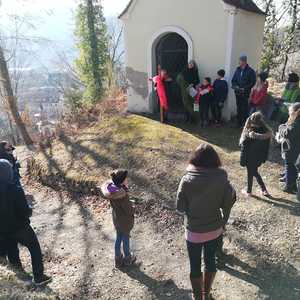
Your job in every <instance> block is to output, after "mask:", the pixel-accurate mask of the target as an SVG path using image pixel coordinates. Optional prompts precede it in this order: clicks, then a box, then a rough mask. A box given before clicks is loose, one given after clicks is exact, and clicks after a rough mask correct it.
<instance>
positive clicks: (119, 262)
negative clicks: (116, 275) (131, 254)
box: [115, 255, 124, 269]
mask: <svg viewBox="0 0 300 300" xmlns="http://www.w3.org/2000/svg"><path fill="white" fill-rule="evenodd" d="M123 265H124V258H123V255H121V256H116V257H115V267H116V268H117V269H120V268H122V267H123Z"/></svg>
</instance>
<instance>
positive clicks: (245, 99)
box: [231, 55, 256, 127]
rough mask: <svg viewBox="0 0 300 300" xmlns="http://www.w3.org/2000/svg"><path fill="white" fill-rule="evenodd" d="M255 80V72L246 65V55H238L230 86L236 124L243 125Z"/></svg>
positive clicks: (247, 114) (247, 113)
mask: <svg viewBox="0 0 300 300" xmlns="http://www.w3.org/2000/svg"><path fill="white" fill-rule="evenodd" d="M255 82H256V73H255V71H254V70H253V69H252V68H251V67H250V66H249V65H248V59H247V56H246V55H242V56H241V57H240V65H239V67H238V68H237V69H236V71H235V73H234V76H233V78H232V81H231V83H232V88H233V89H234V92H235V96H236V106H237V118H238V126H239V127H243V126H244V125H245V122H246V120H247V118H248V116H249V96H250V93H251V89H252V88H253V87H254V85H255Z"/></svg>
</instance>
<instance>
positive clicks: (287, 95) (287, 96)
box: [282, 85, 300, 103]
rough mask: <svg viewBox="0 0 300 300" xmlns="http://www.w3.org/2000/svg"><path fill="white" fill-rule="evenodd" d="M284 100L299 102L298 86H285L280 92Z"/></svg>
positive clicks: (299, 88) (299, 92)
mask: <svg viewBox="0 0 300 300" xmlns="http://www.w3.org/2000/svg"><path fill="white" fill-rule="evenodd" d="M282 99H283V100H284V102H288V103H296V102H300V87H299V85H298V86H295V87H294V88H288V87H286V88H285V90H284V91H283V94H282Z"/></svg>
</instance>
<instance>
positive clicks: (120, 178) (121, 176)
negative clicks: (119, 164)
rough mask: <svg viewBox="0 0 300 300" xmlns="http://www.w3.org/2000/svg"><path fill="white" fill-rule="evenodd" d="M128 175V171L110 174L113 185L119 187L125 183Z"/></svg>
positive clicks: (116, 171) (117, 171)
mask: <svg viewBox="0 0 300 300" xmlns="http://www.w3.org/2000/svg"><path fill="white" fill-rule="evenodd" d="M127 175H128V171H127V170H115V171H113V172H112V173H111V174H110V176H111V179H112V181H113V183H114V184H115V185H117V186H119V185H121V184H122V183H123V182H124V181H125V179H126V178H127Z"/></svg>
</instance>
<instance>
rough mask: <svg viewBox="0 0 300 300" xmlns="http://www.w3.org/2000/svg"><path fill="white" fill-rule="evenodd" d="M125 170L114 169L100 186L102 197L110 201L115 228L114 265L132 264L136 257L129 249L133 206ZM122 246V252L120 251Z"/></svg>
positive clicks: (132, 223) (132, 224) (117, 266)
mask: <svg viewBox="0 0 300 300" xmlns="http://www.w3.org/2000/svg"><path fill="white" fill-rule="evenodd" d="M127 176H128V171H127V170H116V171H113V172H112V173H111V175H110V177H111V179H110V180H108V181H107V182H105V183H104V184H103V185H102V186H101V191H102V194H103V196H104V198H106V199H108V200H109V201H110V204H111V207H112V218H113V223H114V227H115V229H116V241H115V266H116V268H121V267H123V266H130V265H133V264H134V263H135V261H136V257H135V256H134V255H133V254H132V253H131V251H130V232H131V230H132V229H133V226H134V208H133V205H132V203H131V201H130V200H129V194H128V184H127ZM121 246H123V253H122V251H121Z"/></svg>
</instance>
